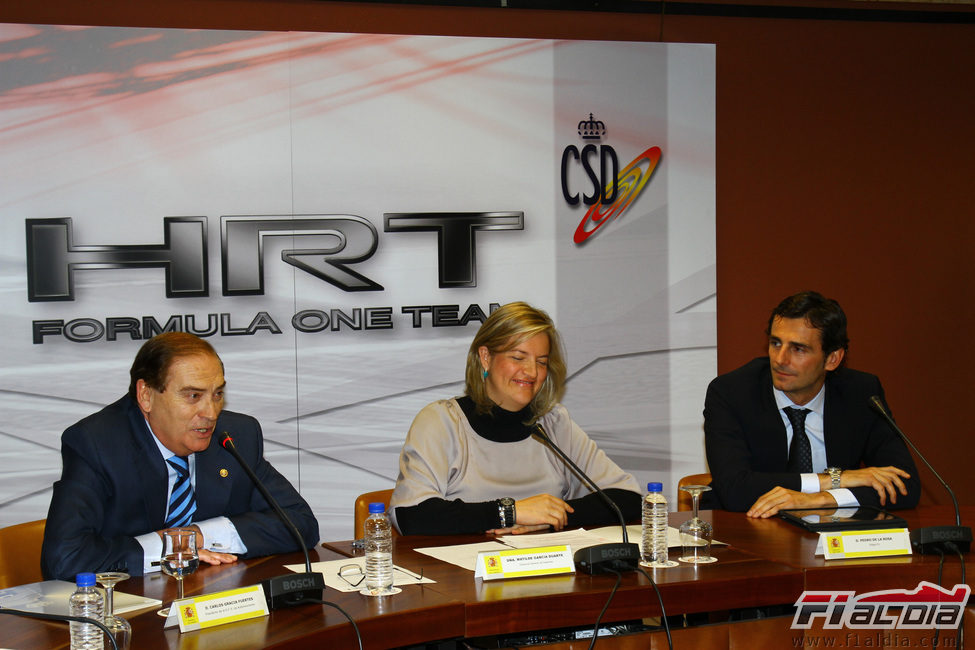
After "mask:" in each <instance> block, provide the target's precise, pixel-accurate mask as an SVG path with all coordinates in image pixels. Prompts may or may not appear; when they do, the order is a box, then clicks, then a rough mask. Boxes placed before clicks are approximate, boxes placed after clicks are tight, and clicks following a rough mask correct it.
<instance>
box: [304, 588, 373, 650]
mask: <svg viewBox="0 0 975 650" xmlns="http://www.w3.org/2000/svg"><path fill="white" fill-rule="evenodd" d="M302 603H313V604H316V605H328V606H329V607H334V608H335V609H337V610H339V611H340V612H341V613H342V616H344V617H345V618H347V619H348V620H349V623H352V629H353V630H355V638H356V641H358V642H359V650H362V634H360V633H359V626H358V625H356V624H355V620H354V619H353V618H352V617H351V616H349V613H348V612H347V611H345V610H344V609H342V608H341V607H339V605H338V603H333V602H330V601H327V600H321V599H319V598H302V599H301V600H299V601H297V602H295V604H296V605H300V604H302Z"/></svg>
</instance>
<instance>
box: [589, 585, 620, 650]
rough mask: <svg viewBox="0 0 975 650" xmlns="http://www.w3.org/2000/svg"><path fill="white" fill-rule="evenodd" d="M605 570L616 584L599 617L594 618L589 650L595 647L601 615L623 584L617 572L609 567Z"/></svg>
mask: <svg viewBox="0 0 975 650" xmlns="http://www.w3.org/2000/svg"><path fill="white" fill-rule="evenodd" d="M605 570H606V571H607V572H609V573H612V574H614V575H615V576H616V584H615V585H613V589H612V591H610V592H609V598H607V599H606V604H605V605H603V609H602V611H600V612H599V616H597V617H596V624H595V625H594V626H593V628H592V641H590V642H589V650H592V647H593V646H594V645H596V639H597V638H598V637H599V623H600V621H602V620H603V614H605V613H606V610H607V609H609V604H610V603H611V602H613V596H615V595H616V590H617V589H619V588H620V583H622V582H623V574H622V573H620V572H619V571H613V570H612V569H611V568H609V567H605Z"/></svg>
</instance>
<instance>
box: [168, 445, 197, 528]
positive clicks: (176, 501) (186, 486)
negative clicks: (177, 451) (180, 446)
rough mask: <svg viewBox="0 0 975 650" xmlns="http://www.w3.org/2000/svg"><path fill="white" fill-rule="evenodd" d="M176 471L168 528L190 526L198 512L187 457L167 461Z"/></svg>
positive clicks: (177, 457)
mask: <svg viewBox="0 0 975 650" xmlns="http://www.w3.org/2000/svg"><path fill="white" fill-rule="evenodd" d="M166 462H167V463H169V464H170V465H171V466H172V467H173V469H175V470H176V485H174V486H173V493H172V495H171V496H170V497H169V515H168V516H167V517H166V528H177V527H179V526H188V525H189V524H190V523H191V522H192V521H193V514H194V513H195V512H196V497H195V496H194V495H193V484H192V483H191V482H190V464H189V462H188V461H187V459H186V457H185V456H172V457H170V458H169V459H167V461H166Z"/></svg>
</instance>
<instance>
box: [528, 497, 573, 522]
mask: <svg viewBox="0 0 975 650" xmlns="http://www.w3.org/2000/svg"><path fill="white" fill-rule="evenodd" d="M570 512H575V511H574V510H573V509H572V506H570V505H569V504H568V503H566V502H565V501H563V500H562V499H559V498H558V497H553V496H552V495H551V494H537V495H535V496H533V497H528V498H527V499H522V500H520V501H515V523H516V524H517V525H518V526H533V525H536V524H543V525H546V526H551V527H552V528H554V529H555V530H562V529H563V528H565V525H566V524H567V523H568V521H569V513H570Z"/></svg>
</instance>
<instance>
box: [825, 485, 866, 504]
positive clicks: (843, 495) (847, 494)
mask: <svg viewBox="0 0 975 650" xmlns="http://www.w3.org/2000/svg"><path fill="white" fill-rule="evenodd" d="M826 491H827V492H829V493H830V494H832V495H833V498H834V499H836V506H837V507H838V508H851V507H852V508H855V507H857V506H859V505H860V502H859V501H857V498H856V496H854V494H853V492H852V490H848V489H846V488H837V489H835V490H826Z"/></svg>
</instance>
